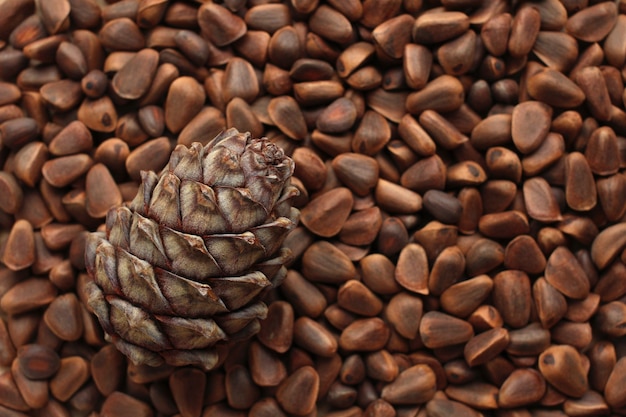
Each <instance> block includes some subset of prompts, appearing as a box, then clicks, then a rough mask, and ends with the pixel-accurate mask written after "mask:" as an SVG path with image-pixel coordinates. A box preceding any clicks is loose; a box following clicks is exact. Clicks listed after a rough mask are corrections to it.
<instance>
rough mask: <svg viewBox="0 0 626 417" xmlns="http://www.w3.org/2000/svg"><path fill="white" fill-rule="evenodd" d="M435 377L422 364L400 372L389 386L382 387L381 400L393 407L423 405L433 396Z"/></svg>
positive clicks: (431, 371)
mask: <svg viewBox="0 0 626 417" xmlns="http://www.w3.org/2000/svg"><path fill="white" fill-rule="evenodd" d="M435 390H436V377H435V373H434V372H433V370H432V369H431V368H430V367H429V366H428V365H424V364H419V365H414V366H412V367H410V368H408V369H406V370H404V371H402V372H401V373H400V374H399V375H398V377H397V378H396V379H395V380H394V381H393V382H392V383H390V384H387V385H385V386H384V387H383V390H382V392H381V398H383V399H384V400H386V401H388V402H389V403H391V404H393V405H411V404H423V403H425V402H427V401H429V400H430V399H431V398H433V396H434V395H435Z"/></svg>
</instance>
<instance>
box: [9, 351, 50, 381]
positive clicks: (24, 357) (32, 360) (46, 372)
mask: <svg viewBox="0 0 626 417" xmlns="http://www.w3.org/2000/svg"><path fill="white" fill-rule="evenodd" d="M17 359H18V362H17V363H18V364H19V369H20V372H21V373H22V374H24V376H25V377H26V378H29V379H33V380H40V379H48V378H50V377H51V376H53V375H54V374H55V373H56V372H57V371H58V369H59V367H60V366H61V362H60V359H59V356H58V354H57V353H56V352H55V351H54V350H53V349H51V348H49V347H47V346H44V345H39V344H28V345H22V346H20V347H19V349H18V350H17Z"/></svg>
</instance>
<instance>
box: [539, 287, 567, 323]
mask: <svg viewBox="0 0 626 417" xmlns="http://www.w3.org/2000/svg"><path fill="white" fill-rule="evenodd" d="M533 297H534V300H535V308H536V309H537V315H538V316H539V320H540V321H541V324H542V326H543V327H544V328H546V329H549V328H551V327H552V326H554V325H555V324H557V323H558V322H559V320H561V318H563V316H565V314H566V312H567V301H566V300H565V297H564V296H563V295H562V294H561V293H560V292H559V291H557V290H556V288H554V287H553V286H552V285H550V284H549V283H548V281H546V280H545V278H543V277H542V278H539V279H537V281H535V283H534V284H533Z"/></svg>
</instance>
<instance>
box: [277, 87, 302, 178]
mask: <svg viewBox="0 0 626 417" xmlns="http://www.w3.org/2000/svg"><path fill="white" fill-rule="evenodd" d="M267 113H268V115H269V117H270V119H271V120H272V121H273V122H274V124H275V125H276V127H278V128H279V129H280V130H281V132H283V133H284V134H286V135H287V136H289V137H290V138H291V139H295V140H303V139H304V138H305V137H306V135H307V128H306V122H305V120H304V116H303V115H302V111H301V110H300V106H298V103H297V102H296V100H295V99H294V98H293V97H291V96H280V97H275V98H273V99H272V100H270V102H269V104H268V106H267ZM296 175H297V174H296Z"/></svg>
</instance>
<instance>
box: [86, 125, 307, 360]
mask: <svg viewBox="0 0 626 417" xmlns="http://www.w3.org/2000/svg"><path fill="white" fill-rule="evenodd" d="M293 171H294V163H293V161H292V160H291V159H290V158H289V157H288V156H286V155H285V154H284V152H283V151H282V150H281V149H280V148H279V147H277V146H276V145H275V144H273V143H272V142H270V141H269V140H268V139H266V138H261V139H256V138H251V136H250V134H249V133H240V132H238V131H237V130H236V129H229V130H227V131H224V132H222V133H221V134H219V135H218V136H217V137H215V138H214V139H213V140H212V141H210V142H209V143H208V144H207V145H202V144H200V143H193V144H192V145H191V146H190V147H186V146H184V145H178V146H177V147H176V148H175V149H174V151H173V152H172V154H171V157H170V160H169V163H168V165H167V166H166V167H165V168H164V169H163V171H162V172H161V173H160V174H156V173H154V172H151V171H148V172H146V171H144V172H142V179H141V186H140V187H139V190H138V192H137V195H136V197H135V198H134V199H133V201H131V202H130V203H127V204H126V205H124V206H121V207H115V208H112V209H110V210H109V212H108V213H107V216H106V231H105V232H96V233H92V234H91V235H90V236H89V238H88V240H87V244H86V248H85V261H86V267H87V272H88V276H89V279H88V281H87V283H86V285H85V286H84V294H83V295H84V299H85V300H86V303H87V305H88V307H89V309H90V310H91V312H93V313H94V314H95V315H96V316H97V317H98V320H99V322H100V324H101V325H102V328H103V329H104V331H105V333H106V337H107V339H108V340H110V341H111V342H113V343H114V344H115V346H116V347H117V348H118V349H119V350H120V351H121V352H122V353H124V354H125V355H126V356H127V357H128V358H129V359H130V360H131V361H132V362H134V363H135V364H147V365H151V366H158V365H161V364H163V363H167V364H170V365H173V366H184V365H193V366H197V367H199V368H201V369H204V370H210V369H213V368H214V367H215V366H217V365H218V364H219V363H221V361H222V360H223V357H224V355H225V353H226V351H227V349H228V345H229V343H233V342H236V341H238V340H243V339H247V338H249V337H251V336H252V335H254V334H255V333H256V332H258V330H259V320H261V319H263V318H264V317H265V315H266V313H267V307H266V305H265V304H264V303H263V301H262V296H263V294H265V293H266V292H267V291H268V290H270V289H271V288H274V287H276V286H278V285H279V284H280V283H281V282H282V280H283V279H284V277H285V274H286V268H285V266H284V264H285V262H286V261H287V260H288V259H289V257H290V252H289V250H288V249H286V248H282V247H281V245H282V242H283V240H284V239H285V237H286V236H287V234H288V232H289V231H290V230H292V229H293V228H294V227H295V226H296V223H297V221H298V215H299V212H298V210H297V209H295V208H293V207H292V205H291V200H292V199H293V197H294V196H296V195H297V193H298V191H297V189H296V188H295V187H293V186H292V185H291V184H290V178H291V176H292V174H293Z"/></svg>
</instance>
